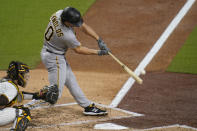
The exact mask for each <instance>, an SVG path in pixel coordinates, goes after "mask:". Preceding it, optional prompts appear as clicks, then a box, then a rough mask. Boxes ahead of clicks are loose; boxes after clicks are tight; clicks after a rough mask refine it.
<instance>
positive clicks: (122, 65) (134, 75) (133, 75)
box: [108, 52, 143, 84]
mask: <svg viewBox="0 0 197 131" xmlns="http://www.w3.org/2000/svg"><path fill="white" fill-rule="evenodd" d="M108 53H109V55H110V56H111V57H112V58H113V59H114V60H115V61H116V62H117V63H119V64H120V65H121V67H122V68H123V69H124V70H125V71H126V72H127V73H128V74H129V75H130V76H131V77H132V78H133V79H135V80H136V81H137V83H138V84H142V82H143V80H142V79H141V78H140V77H138V76H137V75H136V74H135V73H134V72H133V71H132V70H131V69H129V68H128V67H127V66H126V65H125V64H123V63H122V62H121V61H120V60H119V59H118V58H116V57H115V56H114V55H113V54H112V53H111V52H108Z"/></svg>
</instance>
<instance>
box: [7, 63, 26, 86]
mask: <svg viewBox="0 0 197 131" xmlns="http://www.w3.org/2000/svg"><path fill="white" fill-rule="evenodd" d="M28 72H29V67H28V66H27V65H26V64H24V63H22V62H18V61H11V62H10V64H9V66H8V70H7V75H8V78H10V79H11V80H17V84H18V85H19V86H22V87H25V85H26V80H25V79H24V75H25V73H28Z"/></svg>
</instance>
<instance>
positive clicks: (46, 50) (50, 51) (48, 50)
mask: <svg viewBox="0 0 197 131" xmlns="http://www.w3.org/2000/svg"><path fill="white" fill-rule="evenodd" d="M46 51H47V52H49V53H53V54H56V55H64V54H65V53H62V54H60V53H55V52H53V51H51V50H49V49H46Z"/></svg>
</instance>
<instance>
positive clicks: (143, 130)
mask: <svg viewBox="0 0 197 131" xmlns="http://www.w3.org/2000/svg"><path fill="white" fill-rule="evenodd" d="M167 128H185V129H192V130H197V128H194V127H191V126H187V125H179V124H174V125H168V126H161V127H153V128H147V129H142V130H139V131H151V130H162V129H167Z"/></svg>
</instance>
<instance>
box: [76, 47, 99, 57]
mask: <svg viewBox="0 0 197 131" xmlns="http://www.w3.org/2000/svg"><path fill="white" fill-rule="evenodd" d="M73 50H74V51H75V52H76V53H78V54H83V55H98V50H95V49H90V48H87V47H84V46H77V47H76V48H73Z"/></svg>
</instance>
